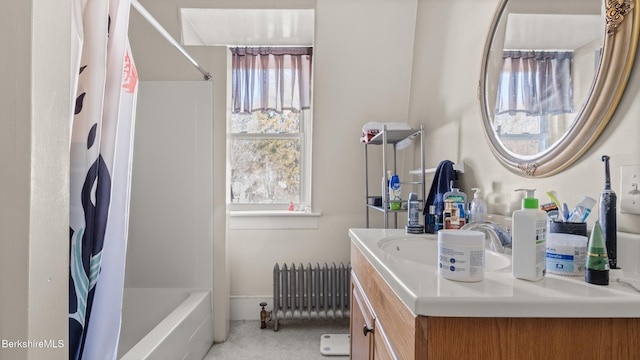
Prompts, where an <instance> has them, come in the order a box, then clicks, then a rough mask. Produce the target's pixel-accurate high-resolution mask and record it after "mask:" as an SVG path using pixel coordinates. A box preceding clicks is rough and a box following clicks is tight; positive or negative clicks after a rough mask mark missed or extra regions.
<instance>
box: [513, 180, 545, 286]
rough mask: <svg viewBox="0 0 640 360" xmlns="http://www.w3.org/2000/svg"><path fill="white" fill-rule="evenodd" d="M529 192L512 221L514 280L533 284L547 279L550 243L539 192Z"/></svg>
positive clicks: (530, 190)
mask: <svg viewBox="0 0 640 360" xmlns="http://www.w3.org/2000/svg"><path fill="white" fill-rule="evenodd" d="M516 191H526V192H527V196H526V197H525V198H524V199H522V209H521V210H516V211H514V212H513V218H512V231H513V236H512V239H513V240H512V246H513V248H512V258H511V259H512V262H513V264H512V269H513V277H515V278H517V279H524V280H530V281H538V280H542V279H543V278H544V275H545V272H546V264H545V252H546V239H547V215H546V213H545V212H544V211H542V210H540V209H539V208H538V199H536V198H535V189H518V190H516Z"/></svg>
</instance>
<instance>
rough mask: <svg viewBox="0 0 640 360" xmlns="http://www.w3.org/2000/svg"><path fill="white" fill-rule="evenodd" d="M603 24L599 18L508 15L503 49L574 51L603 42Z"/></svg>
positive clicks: (555, 15) (588, 16) (562, 15)
mask: <svg viewBox="0 0 640 360" xmlns="http://www.w3.org/2000/svg"><path fill="white" fill-rule="evenodd" d="M604 23H605V22H604V19H603V18H602V16H600V15H566V14H513V13H510V14H509V16H508V22H507V31H506V36H505V44H504V48H505V49H527V50H543V49H545V50H575V49H577V48H579V47H581V46H583V45H585V44H587V43H589V42H591V41H593V40H595V39H602V38H603V36H604V32H605V27H604ZM600 41H602V40H600Z"/></svg>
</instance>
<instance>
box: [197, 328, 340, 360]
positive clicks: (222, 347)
mask: <svg viewBox="0 0 640 360" xmlns="http://www.w3.org/2000/svg"><path fill="white" fill-rule="evenodd" d="M348 333H349V320H281V321H280V326H279V328H278V331H273V321H271V322H269V323H267V329H260V322H259V321H232V322H231V330H230V335H229V339H227V341H225V342H224V343H220V344H214V345H213V346H212V347H211V349H210V350H209V352H208V353H207V356H205V358H204V360H253V359H260V360H263V359H274V360H315V359H319V360H320V359H322V360H332V359H335V360H343V359H348V358H349V357H348V356H325V355H322V354H321V353H320V338H321V335H323V334H348Z"/></svg>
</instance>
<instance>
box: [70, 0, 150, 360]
mask: <svg viewBox="0 0 640 360" xmlns="http://www.w3.org/2000/svg"><path fill="white" fill-rule="evenodd" d="M130 4H131V0H91V1H88V0H74V2H73V9H72V10H73V14H74V27H75V29H76V34H75V35H76V41H75V44H74V46H72V48H74V49H76V48H77V50H78V51H77V53H76V54H74V55H75V56H76V59H73V60H72V63H75V62H77V63H78V64H79V69H78V72H77V74H76V75H75V78H74V81H75V82H76V96H75V98H76V103H75V113H74V114H75V115H74V117H73V119H72V124H71V144H70V158H71V180H70V192H71V196H70V198H71V199H70V202H71V204H70V214H69V227H70V229H69V241H70V254H69V266H70V268H69V358H70V359H92V360H93V359H115V358H116V354H117V347H118V337H119V333H120V323H121V309H122V293H123V288H124V263H125V258H126V256H125V254H126V245H127V233H128V215H129V193H130V184H131V181H130V180H131V158H132V150H133V129H134V114H135V103H136V94H137V84H138V77H137V73H136V69H135V65H134V63H133V60H132V57H131V51H130V46H129V40H128V37H127V32H128V26H129V9H130Z"/></svg>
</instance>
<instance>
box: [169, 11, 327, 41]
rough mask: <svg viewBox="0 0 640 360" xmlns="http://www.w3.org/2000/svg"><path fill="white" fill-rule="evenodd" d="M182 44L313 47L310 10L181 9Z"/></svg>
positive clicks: (311, 13) (311, 14)
mask: <svg viewBox="0 0 640 360" xmlns="http://www.w3.org/2000/svg"><path fill="white" fill-rule="evenodd" d="M180 15H181V20H182V44H184V45H201V46H203V45H204V46H207V45H208V46H216V45H224V46H226V45H240V46H256V45H261V46H311V45H313V31H314V16H315V11H314V10H313V9H286V10H284V9H196V8H183V9H180Z"/></svg>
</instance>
